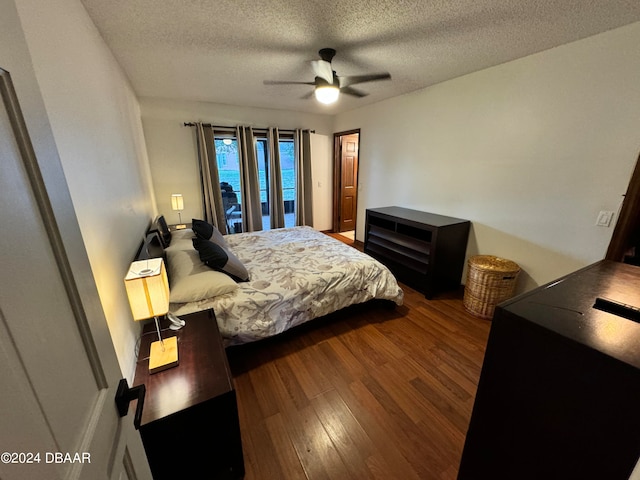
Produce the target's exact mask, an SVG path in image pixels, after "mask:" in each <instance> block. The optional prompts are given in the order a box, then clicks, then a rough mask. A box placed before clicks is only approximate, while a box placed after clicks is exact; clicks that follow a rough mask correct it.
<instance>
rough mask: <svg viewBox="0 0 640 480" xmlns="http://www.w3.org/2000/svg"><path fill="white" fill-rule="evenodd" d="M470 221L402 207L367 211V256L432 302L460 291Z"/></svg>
mask: <svg viewBox="0 0 640 480" xmlns="http://www.w3.org/2000/svg"><path fill="white" fill-rule="evenodd" d="M470 226H471V222H469V221H468V220H463V219H461V218H454V217H446V216H443V215H436V214H434V213H427V212H421V211H419V210H411V209H408V208H402V207H383V208H370V209H368V210H367V211H366V225H365V236H364V251H365V253H367V254H369V255H371V256H372V257H374V258H376V259H378V260H379V261H380V262H382V263H383V264H385V265H386V266H387V267H389V269H390V270H391V271H392V272H393V274H394V275H395V276H396V277H397V278H398V280H400V281H401V282H403V283H406V284H407V285H409V286H410V287H413V288H415V289H416V290H418V291H420V292H422V293H424V294H425V296H427V297H428V298H430V297H432V296H433V295H434V294H435V293H436V292H438V291H442V290H448V289H456V288H459V287H460V284H461V280H462V270H463V268H464V258H465V254H466V250H467V240H468V238H469V228H470Z"/></svg>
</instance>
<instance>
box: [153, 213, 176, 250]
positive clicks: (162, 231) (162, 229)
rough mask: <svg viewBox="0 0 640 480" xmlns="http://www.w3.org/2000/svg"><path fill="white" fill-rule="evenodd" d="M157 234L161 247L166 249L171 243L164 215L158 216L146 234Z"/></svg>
mask: <svg viewBox="0 0 640 480" xmlns="http://www.w3.org/2000/svg"><path fill="white" fill-rule="evenodd" d="M153 232H157V233H158V235H159V237H160V240H161V241H162V246H163V247H164V248H167V247H168V246H169V244H170V243H171V231H170V230H169V226H168V225H167V221H166V220H165V218H164V215H159V216H158V217H156V219H155V220H154V221H153V223H152V224H151V228H150V229H149V232H148V233H153Z"/></svg>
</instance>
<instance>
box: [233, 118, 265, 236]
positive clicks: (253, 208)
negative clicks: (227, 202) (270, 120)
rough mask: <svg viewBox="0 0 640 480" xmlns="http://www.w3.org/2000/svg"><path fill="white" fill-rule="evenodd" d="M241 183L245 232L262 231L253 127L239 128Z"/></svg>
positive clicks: (237, 129)
mask: <svg viewBox="0 0 640 480" xmlns="http://www.w3.org/2000/svg"><path fill="white" fill-rule="evenodd" d="M236 137H237V139H238V155H239V156H240V183H241V187H240V188H241V190H242V224H243V228H244V231H245V232H255V231H258V230H262V205H261V203H260V180H259V177H258V161H257V159H256V147H255V141H254V138H253V129H252V128H251V127H237V128H236Z"/></svg>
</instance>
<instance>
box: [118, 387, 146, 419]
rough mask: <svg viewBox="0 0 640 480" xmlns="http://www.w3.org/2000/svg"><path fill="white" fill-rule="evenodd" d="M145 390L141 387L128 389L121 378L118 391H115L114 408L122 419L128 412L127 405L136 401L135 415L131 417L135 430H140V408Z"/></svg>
mask: <svg viewBox="0 0 640 480" xmlns="http://www.w3.org/2000/svg"><path fill="white" fill-rule="evenodd" d="M146 391H147V389H146V387H145V386H144V384H142V385H138V386H136V387H132V388H129V384H128V383H127V379H126V378H123V379H121V380H120V383H118V390H117V391H116V406H117V407H118V413H119V414H120V417H124V416H125V415H126V414H127V413H128V412H129V403H130V402H131V401H132V400H138V404H137V405H136V414H135V416H134V417H133V425H134V427H136V430H138V429H140V421H141V420H142V407H143V406H144V396H145V393H146Z"/></svg>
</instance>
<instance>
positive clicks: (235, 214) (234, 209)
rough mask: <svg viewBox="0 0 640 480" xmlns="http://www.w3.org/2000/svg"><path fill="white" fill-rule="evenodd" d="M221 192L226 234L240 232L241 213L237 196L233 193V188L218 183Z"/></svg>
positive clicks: (227, 184)
mask: <svg viewBox="0 0 640 480" xmlns="http://www.w3.org/2000/svg"><path fill="white" fill-rule="evenodd" d="M220 190H222V208H223V209H224V217H225V220H226V222H227V232H228V233H240V232H242V211H241V208H240V204H239V203H238V195H237V194H236V193H235V192H234V191H233V186H231V184H229V183H227V182H220Z"/></svg>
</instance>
